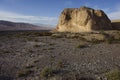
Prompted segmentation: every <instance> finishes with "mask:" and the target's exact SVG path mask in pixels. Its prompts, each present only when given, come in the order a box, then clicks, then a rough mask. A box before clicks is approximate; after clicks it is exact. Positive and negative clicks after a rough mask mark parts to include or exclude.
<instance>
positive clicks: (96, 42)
mask: <svg viewBox="0 0 120 80" xmlns="http://www.w3.org/2000/svg"><path fill="white" fill-rule="evenodd" d="M89 42H91V43H93V44H99V43H101V42H103V41H102V40H97V39H94V38H93V39H92V40H91V41H89Z"/></svg>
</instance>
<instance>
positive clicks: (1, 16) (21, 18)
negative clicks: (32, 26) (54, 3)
mask: <svg viewBox="0 0 120 80" xmlns="http://www.w3.org/2000/svg"><path fill="white" fill-rule="evenodd" d="M0 20H8V21H14V22H27V23H42V24H52V25H55V24H56V23H57V18H56V17H43V16H28V15H22V14H17V13H12V12H7V11H0Z"/></svg>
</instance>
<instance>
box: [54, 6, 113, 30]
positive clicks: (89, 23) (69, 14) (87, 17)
mask: <svg viewBox="0 0 120 80" xmlns="http://www.w3.org/2000/svg"><path fill="white" fill-rule="evenodd" d="M108 29H112V26H111V21H110V20H109V18H108V17H107V15H106V14H105V13H104V12H103V11H102V10H94V9H91V8H88V7H81V8H67V9H64V10H63V12H62V13H61V15H60V18H59V22H58V25H57V28H56V30H57V31H59V32H90V31H94V30H108Z"/></svg>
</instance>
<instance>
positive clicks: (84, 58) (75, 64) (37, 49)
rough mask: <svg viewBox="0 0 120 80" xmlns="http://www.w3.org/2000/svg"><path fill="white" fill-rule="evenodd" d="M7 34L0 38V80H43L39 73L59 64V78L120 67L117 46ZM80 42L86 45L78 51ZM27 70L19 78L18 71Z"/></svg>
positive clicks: (97, 74) (119, 53) (101, 72)
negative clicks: (60, 65)
mask: <svg viewBox="0 0 120 80" xmlns="http://www.w3.org/2000/svg"><path fill="white" fill-rule="evenodd" d="M6 34H8V33H6ZM6 34H3V35H2V36H0V80H44V79H42V78H41V77H40V73H41V70H42V69H43V68H45V67H47V66H53V67H54V66H56V65H58V63H59V62H62V63H63V65H64V67H63V68H62V69H61V72H60V73H58V74H57V75H62V76H63V75H66V74H72V73H74V72H75V73H77V74H81V75H86V76H87V75H88V76H93V77H95V76H99V75H102V74H104V73H106V72H108V71H110V70H114V69H119V68H120V44H119V43H114V44H107V43H104V42H102V43H100V44H91V43H89V42H86V41H83V40H80V39H72V38H69V39H68V38H54V37H51V36H30V35H29V36H26V35H25V36H17V37H16V36H14V35H15V34H17V33H14V34H12V35H9V34H8V35H6ZM80 43H82V44H83V43H84V44H85V45H87V46H86V47H83V48H78V47H77V46H78V44H80ZM51 57H53V60H51ZM51 64H52V65H51ZM26 68H27V69H29V70H31V73H30V74H28V75H26V76H24V77H18V75H19V72H21V71H23V70H24V69H26ZM66 76H67V75H66ZM53 80H55V79H53ZM56 80H60V79H56ZM63 80H65V79H63ZM74 80H75V79H74ZM81 80H82V79H81ZM85 80H86V79H85ZM89 80H92V79H89Z"/></svg>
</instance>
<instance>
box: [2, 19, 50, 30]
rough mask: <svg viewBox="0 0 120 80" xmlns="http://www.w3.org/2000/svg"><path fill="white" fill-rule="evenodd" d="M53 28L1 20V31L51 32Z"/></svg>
mask: <svg viewBox="0 0 120 80" xmlns="http://www.w3.org/2000/svg"><path fill="white" fill-rule="evenodd" d="M51 29H52V27H48V26H43V25H41V26H38V25H34V24H30V23H18V22H10V21H3V20H0V31H3V30H51Z"/></svg>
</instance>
